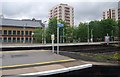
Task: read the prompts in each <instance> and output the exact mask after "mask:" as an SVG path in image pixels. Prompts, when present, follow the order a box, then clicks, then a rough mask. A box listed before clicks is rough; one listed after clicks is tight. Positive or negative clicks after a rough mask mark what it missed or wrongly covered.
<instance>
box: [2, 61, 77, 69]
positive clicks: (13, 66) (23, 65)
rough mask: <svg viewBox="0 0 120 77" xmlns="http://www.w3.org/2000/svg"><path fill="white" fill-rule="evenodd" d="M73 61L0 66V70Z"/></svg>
mask: <svg viewBox="0 0 120 77" xmlns="http://www.w3.org/2000/svg"><path fill="white" fill-rule="evenodd" d="M74 60H75V59H66V60H57V61H49V62H40V63H33V64H20V65H12V66H1V67H0V68H1V69H3V68H15V67H25V66H33V65H42V64H50V63H56V62H68V61H74Z"/></svg>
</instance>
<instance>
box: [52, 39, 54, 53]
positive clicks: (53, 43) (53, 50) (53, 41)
mask: <svg viewBox="0 0 120 77" xmlns="http://www.w3.org/2000/svg"><path fill="white" fill-rule="evenodd" d="M52 52H53V53H54V40H52Z"/></svg>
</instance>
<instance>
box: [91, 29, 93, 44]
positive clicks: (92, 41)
mask: <svg viewBox="0 0 120 77" xmlns="http://www.w3.org/2000/svg"><path fill="white" fill-rule="evenodd" d="M91 42H93V29H91Z"/></svg>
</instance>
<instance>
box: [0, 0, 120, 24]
mask: <svg viewBox="0 0 120 77" xmlns="http://www.w3.org/2000/svg"><path fill="white" fill-rule="evenodd" d="M118 1H119V0H2V1H0V3H2V5H1V4H0V6H1V7H0V8H1V9H2V10H1V9H0V10H1V11H0V14H3V15H4V17H6V18H13V19H23V18H30V19H32V18H36V19H41V20H42V21H45V20H48V14H49V9H51V8H52V7H54V6H55V5H57V4H60V3H67V4H68V5H70V6H72V7H74V21H75V25H78V24H79V22H87V21H91V20H100V19H102V12H103V11H104V10H107V9H109V8H117V2H118Z"/></svg>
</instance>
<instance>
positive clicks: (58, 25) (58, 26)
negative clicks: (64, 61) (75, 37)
mask: <svg viewBox="0 0 120 77" xmlns="http://www.w3.org/2000/svg"><path fill="white" fill-rule="evenodd" d="M60 27H64V24H60V23H58V24H57V54H59V28H60Z"/></svg>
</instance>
